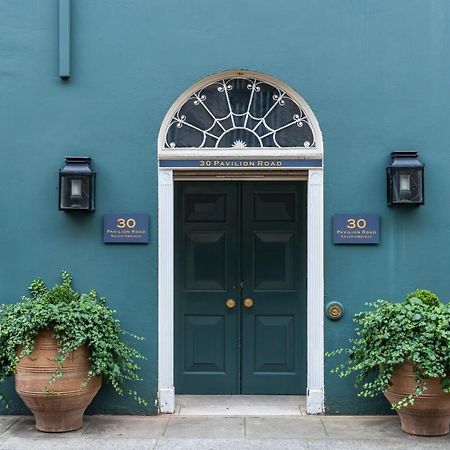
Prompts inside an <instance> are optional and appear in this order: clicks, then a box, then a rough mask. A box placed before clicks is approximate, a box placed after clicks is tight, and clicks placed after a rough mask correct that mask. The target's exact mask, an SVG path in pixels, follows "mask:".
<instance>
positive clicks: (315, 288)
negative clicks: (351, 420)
mask: <svg viewBox="0 0 450 450" xmlns="http://www.w3.org/2000/svg"><path fill="white" fill-rule="evenodd" d="M236 74H238V75H240V76H242V75H243V74H245V75H246V76H256V77H258V78H260V79H261V78H263V79H267V80H268V81H270V82H272V83H276V84H278V85H281V87H282V88H283V89H285V90H286V91H289V93H290V95H291V96H293V97H295V98H296V100H297V101H298V102H299V103H300V104H301V105H302V108H303V110H304V111H305V112H306V113H307V114H308V117H309V118H310V121H311V123H312V124H313V127H314V132H315V135H316V142H317V148H316V149H315V150H314V151H312V150H311V149H310V150H306V151H305V150H302V149H293V150H291V151H288V152H286V151H285V150H283V154H284V155H286V157H290V158H293V157H296V158H300V159H305V160H308V159H312V158H316V159H317V158H318V157H319V158H320V159H322V157H323V143H322V135H321V132H320V128H319V125H318V123H317V120H316V119H315V116H314V114H313V112H312V111H311V109H310V108H309V106H308V105H307V104H306V102H305V101H304V100H303V99H302V98H301V97H300V96H299V95H298V94H297V93H296V92H295V91H293V90H292V89H291V88H289V87H288V86H286V85H283V83H281V82H279V81H278V80H275V81H274V79H273V78H272V77H268V76H267V75H264V74H259V73H258V74H255V73H254V72H245V73H244V72H242V71H239V72H237V71H233V72H227V73H225V74H224V73H222V74H218V75H213V76H212V77H208V78H206V79H205V80H202V81H201V82H199V83H197V84H196V85H194V86H193V87H192V88H191V89H189V90H188V91H186V92H185V93H184V94H183V95H182V96H180V98H179V99H178V100H177V101H176V102H175V103H174V105H173V106H172V108H171V109H170V110H169V112H168V113H167V115H166V118H165V120H164V122H163V125H162V127H161V132H160V136H159V142H158V155H159V159H160V160H162V159H170V158H171V156H170V154H174V153H171V152H173V151H172V150H167V149H164V148H163V142H164V139H165V136H164V132H165V130H166V127H167V124H168V123H169V120H170V118H171V116H172V114H173V111H175V110H176V108H177V107H179V106H180V105H181V104H182V103H183V102H184V101H185V100H186V99H187V98H189V96H190V95H191V94H192V92H193V91H194V90H196V89H198V88H199V87H201V86H202V85H204V84H207V83H209V82H210V81H211V80H214V79H219V78H221V77H224V76H232V75H236ZM221 152H222V155H223V154H224V152H223V151H221ZM257 152H258V151H257V150H255V151H250V152H248V151H245V152H242V153H235V152H233V153H232V157H234V158H246V157H247V158H248V157H249V154H250V156H251V157H252V158H255V157H258V156H259V158H263V159H268V156H269V155H268V154H267V150H263V151H260V152H259V153H257ZM200 154H201V158H202V159H203V158H208V157H213V158H214V157H217V155H216V154H214V152H211V154H209V153H208V150H206V151H205V150H202V151H197V152H192V151H190V150H189V149H188V150H186V151H185V153H184V156H185V157H186V159H195V158H196V157H197V158H198V156H199V155H200ZM174 156H176V158H177V159H180V157H183V153H182V152H180V151H175V154H174ZM226 156H228V157H230V155H226ZM277 156H278V159H279V155H277ZM271 157H272V159H273V158H274V154H273V153H272V154H271ZM172 158H173V156H172ZM269 159H270V158H269ZM306 166H307V164H306ZM275 170H276V169H275ZM304 170H306V171H307V173H308V181H307V183H308V194H307V195H308V199H307V208H308V210H307V412H308V414H320V413H322V412H323V407H324V313H323V309H324V277H323V240H324V236H323V170H322V168H321V167H320V168H319V167H305V169H304ZM158 257H159V262H158V406H159V410H160V412H161V413H169V414H170V413H173V412H174V411H175V386H174V170H173V168H170V167H159V168H158Z"/></svg>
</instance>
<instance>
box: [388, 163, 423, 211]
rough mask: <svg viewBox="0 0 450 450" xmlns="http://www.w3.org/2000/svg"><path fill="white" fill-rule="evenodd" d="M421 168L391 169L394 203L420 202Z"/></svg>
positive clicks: (421, 200) (421, 194) (421, 199)
mask: <svg viewBox="0 0 450 450" xmlns="http://www.w3.org/2000/svg"><path fill="white" fill-rule="evenodd" d="M422 176H423V172H422V170H417V169H409V168H402V169H394V170H393V192H392V194H393V201H394V203H422V202H423V193H422V189H421V186H422V184H423V183H422Z"/></svg>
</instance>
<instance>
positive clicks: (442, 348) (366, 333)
mask: <svg viewBox="0 0 450 450" xmlns="http://www.w3.org/2000/svg"><path fill="white" fill-rule="evenodd" d="M367 306H369V307H370V310H369V311H365V312H360V313H357V314H355V317H354V319H353V320H354V322H356V324H357V328H356V338H354V339H350V342H349V343H350V345H349V347H347V348H339V349H336V350H334V351H331V352H327V356H335V355H338V354H345V355H346V356H347V358H346V359H345V361H344V362H342V363H340V364H338V365H337V366H336V367H335V368H333V369H332V370H331V372H333V373H336V374H338V375H339V376H341V377H346V376H348V375H350V374H352V373H356V387H357V389H358V395H359V396H360V397H374V396H376V395H378V394H380V393H383V392H384V391H386V389H387V388H388V386H389V385H390V382H391V378H392V373H393V371H394V369H395V367H396V366H398V365H399V364H402V363H403V362H405V361H411V362H412V364H413V369H414V373H415V378H416V380H415V389H414V392H411V393H410V394H409V395H408V396H407V397H405V398H403V399H401V400H400V401H399V402H398V403H395V404H393V405H392V408H395V409H399V408H402V407H404V406H407V405H412V404H413V403H414V399H415V398H416V397H418V396H420V395H422V393H423V392H424V391H425V390H426V389H427V379H428V378H441V380H442V389H443V391H444V392H447V393H448V392H450V379H449V374H450V306H449V305H446V304H443V303H441V302H440V301H439V299H438V297H437V295H436V294H434V293H432V292H430V291H426V290H423V289H418V290H416V291H414V292H411V293H409V294H408V295H407V296H406V299H405V300H404V301H403V302H402V303H391V302H389V301H387V300H378V301H376V302H375V303H368V304H367Z"/></svg>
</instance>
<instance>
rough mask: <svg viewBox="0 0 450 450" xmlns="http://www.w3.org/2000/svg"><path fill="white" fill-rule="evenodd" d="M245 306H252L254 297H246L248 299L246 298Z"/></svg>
mask: <svg viewBox="0 0 450 450" xmlns="http://www.w3.org/2000/svg"><path fill="white" fill-rule="evenodd" d="M244 306H245V307H246V308H251V307H252V306H253V299H251V298H250V297H249V298H246V299H245V300H244Z"/></svg>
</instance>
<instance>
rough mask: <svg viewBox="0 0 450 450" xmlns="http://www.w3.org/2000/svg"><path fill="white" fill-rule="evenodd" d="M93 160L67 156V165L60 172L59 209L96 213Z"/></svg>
mask: <svg viewBox="0 0 450 450" xmlns="http://www.w3.org/2000/svg"><path fill="white" fill-rule="evenodd" d="M90 164H91V158H89V157H85V156H66V164H65V166H64V168H63V169H61V170H60V171H59V209H60V210H68V211H69V210H70V211H74V210H80V211H94V209H95V172H94V171H92V169H91V166H90Z"/></svg>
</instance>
